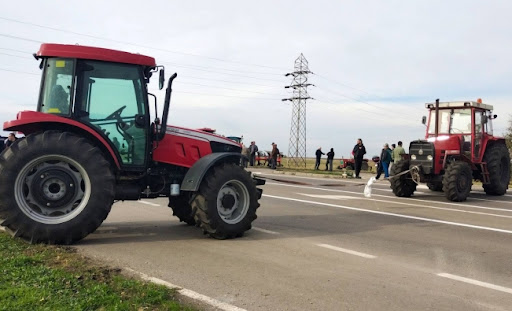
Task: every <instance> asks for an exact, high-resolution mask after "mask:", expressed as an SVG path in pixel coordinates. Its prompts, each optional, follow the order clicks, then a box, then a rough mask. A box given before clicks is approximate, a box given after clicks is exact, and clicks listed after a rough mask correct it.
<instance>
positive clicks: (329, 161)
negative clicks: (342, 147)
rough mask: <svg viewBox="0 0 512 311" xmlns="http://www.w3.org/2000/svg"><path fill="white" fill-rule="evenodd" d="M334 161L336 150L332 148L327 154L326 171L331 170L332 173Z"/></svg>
mask: <svg viewBox="0 0 512 311" xmlns="http://www.w3.org/2000/svg"><path fill="white" fill-rule="evenodd" d="M332 161H334V149H333V148H331V151H329V152H327V162H326V163H325V170H326V171H327V168H329V171H331V172H332Z"/></svg>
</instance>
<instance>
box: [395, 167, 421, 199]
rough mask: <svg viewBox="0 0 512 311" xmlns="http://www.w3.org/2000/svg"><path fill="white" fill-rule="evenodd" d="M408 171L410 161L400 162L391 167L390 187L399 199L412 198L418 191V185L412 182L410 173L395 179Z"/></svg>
mask: <svg viewBox="0 0 512 311" xmlns="http://www.w3.org/2000/svg"><path fill="white" fill-rule="evenodd" d="M408 169H409V160H400V161H398V162H395V163H394V165H393V166H392V167H391V178H390V182H391V185H390V187H391V189H392V190H393V193H394V194H395V195H396V196H397V197H410V196H411V195H412V194H413V193H414V191H416V183H415V182H414V181H413V180H412V177H411V174H410V173H406V174H402V175H400V176H398V177H393V176H396V175H398V174H400V173H402V172H405V171H407V170H408Z"/></svg>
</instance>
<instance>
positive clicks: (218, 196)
mask: <svg viewBox="0 0 512 311" xmlns="http://www.w3.org/2000/svg"><path fill="white" fill-rule="evenodd" d="M258 199H259V195H258V190H257V189H256V185H255V183H254V181H253V180H252V178H251V174H250V173H249V172H247V171H245V170H244V169H243V168H242V167H240V166H238V165H235V164H229V163H225V164H222V165H219V166H217V167H214V168H213V170H212V171H211V172H210V173H209V174H208V175H207V176H206V177H205V179H204V180H203V182H202V184H201V187H200V188H199V194H197V195H196V197H195V199H194V200H193V201H192V210H193V213H194V218H195V221H196V226H198V227H201V228H202V229H203V232H204V233H205V234H208V235H210V236H211V237H213V238H215V239H221V240H222V239H229V238H234V237H240V236H242V235H243V234H244V232H245V231H247V230H249V229H251V223H252V222H253V221H254V220H255V219H256V209H257V208H258V207H259V206H260V205H259V203H258Z"/></svg>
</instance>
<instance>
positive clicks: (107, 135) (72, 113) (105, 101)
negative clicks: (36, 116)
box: [35, 44, 156, 170]
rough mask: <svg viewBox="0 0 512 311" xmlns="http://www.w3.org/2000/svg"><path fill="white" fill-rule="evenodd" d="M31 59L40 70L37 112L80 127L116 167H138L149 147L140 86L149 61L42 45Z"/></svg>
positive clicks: (145, 105)
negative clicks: (109, 154)
mask: <svg viewBox="0 0 512 311" xmlns="http://www.w3.org/2000/svg"><path fill="white" fill-rule="evenodd" d="M35 57H36V58H37V59H41V68H42V69H43V76H42V82H41V91H40V96H39V104H38V107H37V111H38V112H42V113H46V114H51V115H55V116H59V117H64V118H68V119H71V120H74V121H77V122H79V123H82V124H83V125H85V126H86V127H87V128H89V129H91V130H92V131H94V132H95V135H97V136H100V137H101V138H103V139H104V140H105V141H106V142H107V143H108V144H109V145H110V148H111V149H112V150H113V153H114V154H115V157H116V158H117V161H118V162H119V164H120V166H122V167H124V168H125V169H130V168H131V169H135V170H137V168H139V169H143V168H144V167H145V165H146V162H147V160H148V159H147V157H148V154H149V152H148V151H149V149H150V148H149V146H150V141H149V135H148V133H149V130H150V120H149V112H148V110H149V109H148V98H147V95H146V94H147V90H146V83H147V82H148V81H149V77H150V76H151V71H152V70H154V69H155V67H156V64H155V61H154V59H153V58H151V57H147V56H142V55H135V54H131V53H126V52H120V51H113V50H107V49H102V48H93V47H83V46H72V45H71V46H70V45H60V44H43V45H42V46H41V48H40V50H39V52H38V54H37V55H35ZM134 57H136V59H135V58H134Z"/></svg>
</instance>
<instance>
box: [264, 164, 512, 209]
mask: <svg viewBox="0 0 512 311" xmlns="http://www.w3.org/2000/svg"><path fill="white" fill-rule="evenodd" d="M258 174H259V175H268V176H276V175H277V176H279V175H281V176H283V177H289V178H301V179H312V180H322V181H340V182H344V183H351V184H363V183H364V181H361V180H359V181H352V180H347V179H346V178H329V177H326V178H316V177H305V176H296V175H285V174H268V173H263V172H258ZM379 181H380V180H378V181H377V183H374V184H373V185H374V186H375V185H377V186H384V184H383V183H379ZM267 184H268V183H267ZM374 189H377V188H376V187H375V188H374ZM416 189H424V190H428V187H427V186H426V185H417V186H416ZM378 190H381V191H384V190H385V189H378ZM389 190H391V189H389ZM471 192H478V193H485V192H483V191H479V190H474V191H471ZM414 193H415V194H427V193H426V192H420V191H415V192H414ZM503 196H505V197H512V195H511V194H504V195H503ZM469 198H470V199H475V200H480V201H488V202H498V203H506V204H512V201H511V202H509V201H501V200H489V199H481V198H475V197H471V196H470V197H469Z"/></svg>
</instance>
